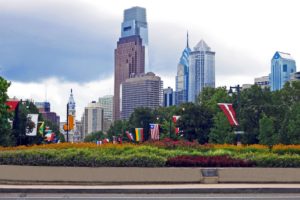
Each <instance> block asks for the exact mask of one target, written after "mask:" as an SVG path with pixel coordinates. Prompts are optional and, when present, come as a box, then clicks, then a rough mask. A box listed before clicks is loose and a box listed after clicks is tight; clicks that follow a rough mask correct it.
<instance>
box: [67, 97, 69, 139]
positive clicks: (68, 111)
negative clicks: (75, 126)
mask: <svg viewBox="0 0 300 200" xmlns="http://www.w3.org/2000/svg"><path fill="white" fill-rule="evenodd" d="M67 142H69V103H67Z"/></svg>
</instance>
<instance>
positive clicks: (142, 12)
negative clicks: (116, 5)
mask: <svg viewBox="0 0 300 200" xmlns="http://www.w3.org/2000/svg"><path fill="white" fill-rule="evenodd" d="M121 28H122V30H121V37H122V38H124V37H128V36H133V35H139V36H140V37H141V38H142V43H143V46H144V47H145V68H146V71H148V70H149V68H148V65H149V58H148V57H149V56H148V24H147V17H146V9H145V8H141V7H132V8H129V9H126V10H125V11H124V19H123V22H122V26H121Z"/></svg>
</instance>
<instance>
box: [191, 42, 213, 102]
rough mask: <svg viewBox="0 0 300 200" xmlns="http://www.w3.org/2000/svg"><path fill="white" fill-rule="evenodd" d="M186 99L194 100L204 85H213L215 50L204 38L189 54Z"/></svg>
mask: <svg viewBox="0 0 300 200" xmlns="http://www.w3.org/2000/svg"><path fill="white" fill-rule="evenodd" d="M188 85H189V89H188V101H189V102H195V101H196V98H197V96H198V95H199V94H200V93H201V91H202V89H203V88H204V87H215V52H213V51H211V49H210V47H209V46H208V45H207V44H206V43H205V41H204V40H201V41H200V42H198V44H197V45H196V46H195V47H194V51H191V53H190V56H189V78H188Z"/></svg>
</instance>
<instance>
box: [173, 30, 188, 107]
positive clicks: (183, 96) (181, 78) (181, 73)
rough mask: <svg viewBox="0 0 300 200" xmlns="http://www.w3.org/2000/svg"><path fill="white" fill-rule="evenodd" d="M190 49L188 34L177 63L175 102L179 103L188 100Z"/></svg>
mask: <svg viewBox="0 0 300 200" xmlns="http://www.w3.org/2000/svg"><path fill="white" fill-rule="evenodd" d="M190 53H191V49H190V47H189V34H188V33H187V35H186V47H185V49H184V50H183V52H182V55H181V57H180V60H179V63H178V65H177V76H176V81H175V82H176V92H175V104H176V105H180V104H182V103H185V102H187V101H188V85H189V56H190Z"/></svg>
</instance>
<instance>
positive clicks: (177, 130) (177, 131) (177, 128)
mask: <svg viewBox="0 0 300 200" xmlns="http://www.w3.org/2000/svg"><path fill="white" fill-rule="evenodd" d="M179 131H180V130H179V127H176V128H175V133H176V135H177V134H178V133H179Z"/></svg>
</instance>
